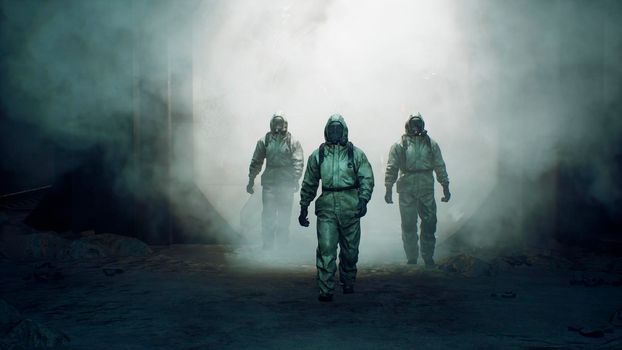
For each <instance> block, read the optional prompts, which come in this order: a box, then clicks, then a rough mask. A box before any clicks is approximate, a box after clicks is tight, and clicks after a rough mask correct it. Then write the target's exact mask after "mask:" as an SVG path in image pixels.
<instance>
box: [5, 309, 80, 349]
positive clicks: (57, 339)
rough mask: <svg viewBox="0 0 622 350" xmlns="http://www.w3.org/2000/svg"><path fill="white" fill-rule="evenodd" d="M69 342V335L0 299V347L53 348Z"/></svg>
mask: <svg viewBox="0 0 622 350" xmlns="http://www.w3.org/2000/svg"><path fill="white" fill-rule="evenodd" d="M68 342H69V337H68V336H67V335H65V334H63V333H62V332H60V331H57V330H55V329H52V328H49V327H47V326H45V325H42V324H40V323H38V322H35V321H33V320H31V319H27V318H24V317H23V316H22V315H21V314H20V313H19V312H18V311H17V310H16V309H15V308H14V307H12V306H11V305H9V304H7V303H6V302H5V301H4V300H2V299H0V349H2V350H4V349H7V350H9V349H11V350H12V349H24V348H26V349H33V348H34V349H37V348H54V347H58V346H61V345H63V344H66V343H68Z"/></svg>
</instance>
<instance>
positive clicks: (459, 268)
mask: <svg viewBox="0 0 622 350" xmlns="http://www.w3.org/2000/svg"><path fill="white" fill-rule="evenodd" d="M438 268H439V269H440V270H442V271H445V272H447V273H452V274H461V275H464V276H469V277H474V276H490V275H492V274H493V270H492V267H491V265H490V264H489V263H487V262H485V261H484V260H482V259H479V258H476V257H473V256H470V255H466V254H460V255H456V256H452V257H450V258H447V259H445V260H443V261H441V262H440V263H439V264H438Z"/></svg>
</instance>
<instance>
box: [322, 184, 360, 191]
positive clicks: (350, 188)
mask: <svg viewBox="0 0 622 350" xmlns="http://www.w3.org/2000/svg"><path fill="white" fill-rule="evenodd" d="M359 187H360V186H359V185H352V186H346V187H322V192H343V191H350V190H355V189H357V188H359Z"/></svg>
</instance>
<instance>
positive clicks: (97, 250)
mask: <svg viewBox="0 0 622 350" xmlns="http://www.w3.org/2000/svg"><path fill="white" fill-rule="evenodd" d="M151 253H152V250H151V248H149V246H148V245H147V244H145V243H144V242H142V241H140V240H138V239H136V238H133V237H126V236H120V235H115V234H112V233H105V234H99V235H89V236H85V237H82V238H80V239H78V240H76V241H73V242H72V243H71V246H70V248H69V256H71V257H72V258H74V259H83V258H86V259H89V258H101V257H107V256H145V255H149V254H151Z"/></svg>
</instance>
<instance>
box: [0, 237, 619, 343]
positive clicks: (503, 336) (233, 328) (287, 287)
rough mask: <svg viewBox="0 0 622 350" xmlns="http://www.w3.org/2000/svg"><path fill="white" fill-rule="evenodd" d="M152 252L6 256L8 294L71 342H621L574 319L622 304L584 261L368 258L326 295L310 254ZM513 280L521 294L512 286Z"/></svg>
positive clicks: (1, 265)
mask: <svg viewBox="0 0 622 350" xmlns="http://www.w3.org/2000/svg"><path fill="white" fill-rule="evenodd" d="M155 250H156V252H155V253H154V254H153V255H152V256H149V257H146V258H123V259H120V260H112V259H107V260H105V259H101V260H91V261H82V262H55V263H54V264H55V266H56V267H57V268H58V269H59V270H60V271H61V272H62V274H63V276H64V278H63V279H61V280H58V281H50V282H38V281H36V280H34V279H28V278H25V277H27V276H28V275H29V274H31V273H32V271H33V263H19V264H18V263H11V262H7V261H4V262H0V275H1V276H2V284H1V287H0V297H1V298H4V299H5V300H6V301H7V302H9V303H10V304H12V305H13V306H15V307H16V308H17V309H19V310H20V311H21V313H22V314H23V315H24V316H26V317H29V318H32V319H34V320H36V321H40V322H43V323H45V324H47V325H48V326H51V327H54V328H57V329H59V330H61V331H63V332H64V333H66V334H67V335H69V337H70V338H71V342H70V345H69V346H67V347H66V348H68V349H93V350H94V349H106V350H108V349H292V348H296V349H317V348H322V347H325V348H336V349H385V348H398V349H439V348H471V349H498V348H519V349H522V348H524V349H544V348H551V349H553V348H563V349H568V348H577V349H584V348H611V349H616V348H618V349H619V348H622V328H615V329H614V330H613V333H607V334H606V335H605V336H604V337H601V338H588V337H584V336H581V335H579V334H578V333H576V332H571V331H569V330H568V326H571V325H576V326H580V327H590V328H595V327H603V326H606V325H608V319H609V317H610V316H611V314H612V313H614V312H615V311H616V310H618V309H619V308H620V307H621V306H622V287H620V286H612V285H601V286H597V287H587V286H580V285H571V284H570V283H569V281H570V280H571V279H573V276H575V275H576V273H577V272H576V271H565V270H559V269H555V270H550V269H538V268H536V267H524V268H517V269H515V270H513V271H509V272H507V271H505V272H502V273H497V274H496V275H494V276H473V277H464V276H458V275H453V274H447V273H445V272H442V271H440V270H433V271H430V270H426V269H424V268H422V267H410V266H406V265H403V264H399V263H391V264H378V263H367V264H366V263H362V264H361V266H360V270H359V279H358V282H357V286H356V287H357V289H356V293H355V294H354V295H342V294H341V293H340V291H338V293H337V294H336V295H335V301H334V302H333V303H330V304H326V303H320V302H318V301H317V300H316V296H317V294H316V293H317V292H316V286H315V280H314V279H315V267H314V266H313V265H312V263H309V264H307V263H302V264H300V263H295V264H292V263H289V264H288V263H286V262H285V260H284V261H283V262H279V261H278V259H276V260H275V259H272V260H270V259H267V258H265V259H264V261H263V263H262V261H261V259H260V258H259V259H258V258H257V257H256V256H255V257H253V261H255V262H256V263H255V264H249V263H248V262H249V260H248V257H247V256H244V257H242V258H240V256H241V255H244V254H242V253H240V252H239V251H235V252H234V251H232V250H231V249H229V248H227V247H223V246H201V245H190V246H172V247H159V248H158V247H156V248H155ZM305 253H307V254H304V255H311V257H310V258H309V259H307V258H305V259H304V260H305V261H306V260H309V261H311V262H312V256H313V252H305ZM266 259H267V260H266ZM268 260H269V261H268ZM266 261H268V263H266ZM104 267H116V268H121V269H123V270H124V272H123V273H121V274H118V275H115V276H106V275H105V274H104V273H103V272H102V268H104ZM604 276H605V277H606V278H619V277H620V275H614V274H607V275H604ZM507 291H512V292H514V293H516V296H517V297H516V298H503V297H501V294H503V293H504V292H507ZM493 294H495V295H497V296H492V295H493Z"/></svg>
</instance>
